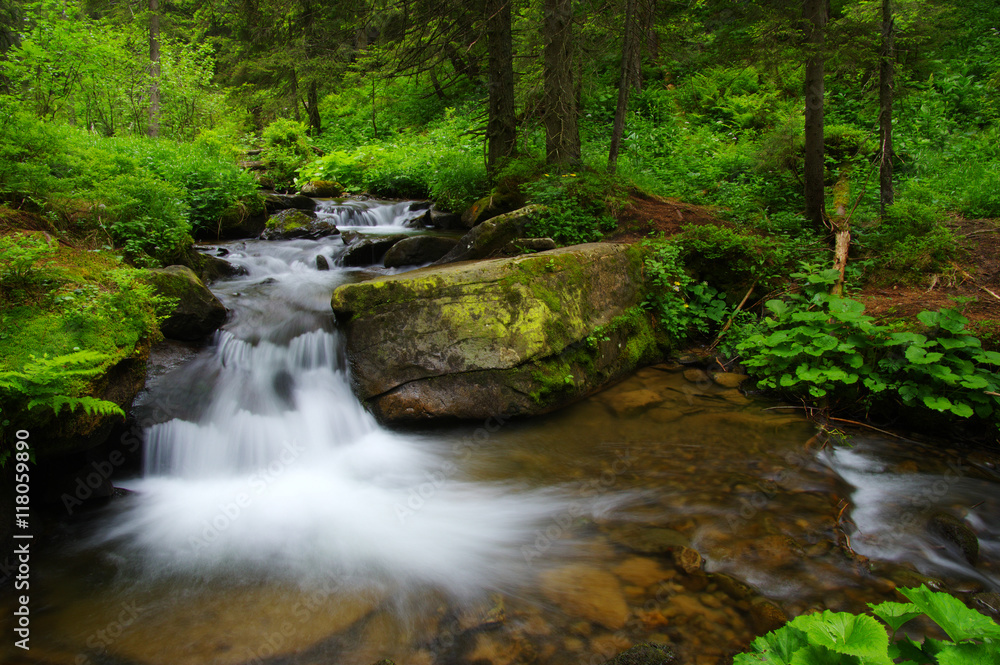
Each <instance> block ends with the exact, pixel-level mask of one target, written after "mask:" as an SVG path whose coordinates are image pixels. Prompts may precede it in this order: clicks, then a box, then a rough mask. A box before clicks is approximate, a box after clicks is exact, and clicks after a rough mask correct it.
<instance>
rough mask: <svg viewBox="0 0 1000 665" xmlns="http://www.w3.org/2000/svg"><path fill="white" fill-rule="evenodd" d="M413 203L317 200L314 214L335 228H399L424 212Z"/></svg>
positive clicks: (424, 211)
mask: <svg viewBox="0 0 1000 665" xmlns="http://www.w3.org/2000/svg"><path fill="white" fill-rule="evenodd" d="M414 205H415V202H414V201H400V202H386V201H354V200H324V201H318V202H317V204H316V214H317V215H318V216H319V217H321V218H326V219H328V220H329V221H331V222H333V223H334V224H336V226H337V228H352V227H372V226H385V227H396V228H401V227H404V226H406V225H407V224H408V223H409V222H412V221H414V220H416V219H418V218H420V217H421V216H422V215H423V214H424V213H426V209H415V208H414Z"/></svg>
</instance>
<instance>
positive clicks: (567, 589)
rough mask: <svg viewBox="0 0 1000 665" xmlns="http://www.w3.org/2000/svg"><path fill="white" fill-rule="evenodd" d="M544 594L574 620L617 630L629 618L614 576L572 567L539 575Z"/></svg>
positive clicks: (594, 569)
mask: <svg viewBox="0 0 1000 665" xmlns="http://www.w3.org/2000/svg"><path fill="white" fill-rule="evenodd" d="M539 578H540V579H539V582H540V586H541V588H542V593H543V594H544V595H545V597H546V598H548V599H549V600H550V601H551V602H553V603H555V604H556V605H557V606H558V607H559V608H560V609H561V610H562V611H563V612H565V613H566V614H567V615H569V616H571V617H579V618H581V619H586V620H587V621H590V622H593V623H596V624H600V625H601V626H604V627H605V628H607V629H609V630H618V629H619V628H622V627H623V626H624V625H625V620H626V619H627V618H628V605H627V604H626V602H625V596H624V595H623V594H622V590H621V586H620V585H619V584H618V580H617V579H616V578H615V576H614V575H612V574H611V573H609V572H607V571H604V570H601V569H600V568H595V567H593V566H588V565H586V564H571V565H568V566H563V567H562V568H555V569H552V570H546V571H544V572H542V573H541V575H539Z"/></svg>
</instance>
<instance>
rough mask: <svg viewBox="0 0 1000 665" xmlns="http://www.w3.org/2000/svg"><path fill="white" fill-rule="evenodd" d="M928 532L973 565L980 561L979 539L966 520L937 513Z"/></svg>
mask: <svg viewBox="0 0 1000 665" xmlns="http://www.w3.org/2000/svg"><path fill="white" fill-rule="evenodd" d="M927 530H928V531H930V532H931V533H932V534H934V535H936V536H937V537H938V538H941V539H942V540H944V541H945V543H946V544H948V545H950V546H951V548H953V549H956V550H957V553H958V554H960V555H961V556H962V557H963V558H964V559H965V560H966V561H968V562H969V563H970V564H971V565H973V566H975V565H976V563H977V562H978V561H979V538H978V537H977V536H976V532H975V531H973V530H972V527H970V526H969V525H968V524H966V523H965V521H964V520H960V519H959V518H957V517H955V516H954V515H949V514H948V513H936V514H934V515H932V516H931V518H930V520H929V521H928V523H927Z"/></svg>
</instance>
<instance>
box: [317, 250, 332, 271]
mask: <svg viewBox="0 0 1000 665" xmlns="http://www.w3.org/2000/svg"><path fill="white" fill-rule="evenodd" d="M329 269H330V262H329V261H328V260H327V258H326V257H325V256H323V255H322V254H317V255H316V270H329Z"/></svg>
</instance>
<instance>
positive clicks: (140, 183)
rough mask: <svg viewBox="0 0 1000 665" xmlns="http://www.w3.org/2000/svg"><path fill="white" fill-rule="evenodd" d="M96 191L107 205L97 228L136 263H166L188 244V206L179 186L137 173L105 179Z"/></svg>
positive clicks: (189, 238)
mask: <svg viewBox="0 0 1000 665" xmlns="http://www.w3.org/2000/svg"><path fill="white" fill-rule="evenodd" d="M99 192H100V195H101V198H102V199H103V200H104V201H106V202H107V207H106V209H105V211H104V212H103V213H102V214H100V216H99V219H100V220H101V221H100V223H101V226H102V227H103V228H106V229H107V231H108V233H109V234H110V236H111V238H112V240H114V242H115V244H116V245H117V246H120V247H122V248H124V249H125V252H126V254H128V255H129V256H130V257H131V258H132V260H133V261H135V262H136V263H137V264H139V265H156V264H157V263H159V262H164V261H169V259H171V258H173V257H176V256H177V255H178V254H180V253H181V252H182V251H183V249H184V248H185V247H186V246H187V245H188V244H189V243H190V241H191V237H190V235H189V233H190V231H191V225H190V224H189V223H188V207H187V204H186V203H185V202H184V192H183V190H181V189H180V188H179V187H175V186H173V185H171V184H170V183H168V182H165V181H163V180H160V179H158V178H156V177H154V176H152V175H151V174H149V173H141V172H140V173H136V174H133V175H120V176H116V177H115V178H112V179H110V180H107V181H105V182H104V183H102V184H101V186H100V190H99Z"/></svg>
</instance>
